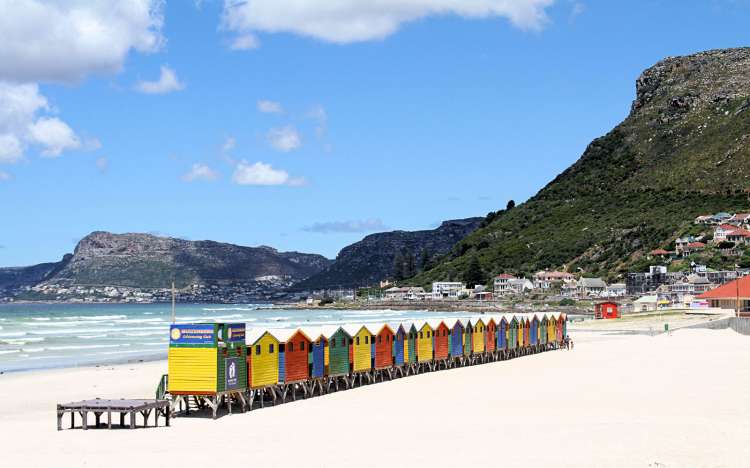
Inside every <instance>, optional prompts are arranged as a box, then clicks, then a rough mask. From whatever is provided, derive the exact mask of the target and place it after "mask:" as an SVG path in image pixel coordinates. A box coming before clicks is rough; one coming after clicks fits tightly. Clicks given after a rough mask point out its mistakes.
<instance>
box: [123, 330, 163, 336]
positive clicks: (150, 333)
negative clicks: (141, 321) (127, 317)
mask: <svg viewBox="0 0 750 468" xmlns="http://www.w3.org/2000/svg"><path fill="white" fill-rule="evenodd" d="M164 333H165V331H164V330H158V331H148V332H128V333H122V335H123V336H154V335H163V334H164ZM118 334H119V333H118Z"/></svg>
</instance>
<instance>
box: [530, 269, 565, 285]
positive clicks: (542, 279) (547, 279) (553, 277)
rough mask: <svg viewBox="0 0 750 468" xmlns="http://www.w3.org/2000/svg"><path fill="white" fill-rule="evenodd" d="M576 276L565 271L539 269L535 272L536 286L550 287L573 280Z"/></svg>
mask: <svg viewBox="0 0 750 468" xmlns="http://www.w3.org/2000/svg"><path fill="white" fill-rule="evenodd" d="M574 279H575V276H573V274H572V273H567V272H565V271H539V272H537V273H535V274H534V287H535V288H537V289H550V288H551V287H552V286H553V285H555V284H561V283H566V282H569V281H573V280H574Z"/></svg>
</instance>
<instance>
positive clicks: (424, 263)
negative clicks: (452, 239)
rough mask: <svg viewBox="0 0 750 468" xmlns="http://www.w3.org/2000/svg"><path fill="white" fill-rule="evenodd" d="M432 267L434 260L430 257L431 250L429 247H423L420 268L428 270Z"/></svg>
mask: <svg viewBox="0 0 750 468" xmlns="http://www.w3.org/2000/svg"><path fill="white" fill-rule="evenodd" d="M430 268H432V261H431V259H430V252H429V251H428V250H427V247H423V248H422V253H421V254H420V255H419V269H420V270H422V271H427V270H429V269H430Z"/></svg>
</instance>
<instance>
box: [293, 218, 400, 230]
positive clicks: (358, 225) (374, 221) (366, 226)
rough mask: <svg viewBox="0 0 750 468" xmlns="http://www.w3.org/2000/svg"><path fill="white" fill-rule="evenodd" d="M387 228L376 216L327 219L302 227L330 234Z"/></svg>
mask: <svg viewBox="0 0 750 468" xmlns="http://www.w3.org/2000/svg"><path fill="white" fill-rule="evenodd" d="M385 229H387V226H385V225H384V224H383V221H382V220H380V219H378V218H370V219H361V220H360V219H356V220H347V221H327V222H321V223H314V224H312V225H310V226H305V227H303V228H302V230H303V231H307V232H318V233H321V234H330V233H338V232H358V233H361V232H375V231H383V230H385Z"/></svg>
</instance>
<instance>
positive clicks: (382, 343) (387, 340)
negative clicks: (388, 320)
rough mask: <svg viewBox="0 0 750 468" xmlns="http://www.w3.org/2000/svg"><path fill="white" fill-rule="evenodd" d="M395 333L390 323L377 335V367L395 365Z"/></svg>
mask: <svg viewBox="0 0 750 468" xmlns="http://www.w3.org/2000/svg"><path fill="white" fill-rule="evenodd" d="M394 335H395V333H394V332H393V329H392V328H391V327H390V326H388V324H385V325H383V326H382V327H381V328H380V331H379V332H378V334H377V335H375V369H385V368H388V367H391V366H393V340H394Z"/></svg>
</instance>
